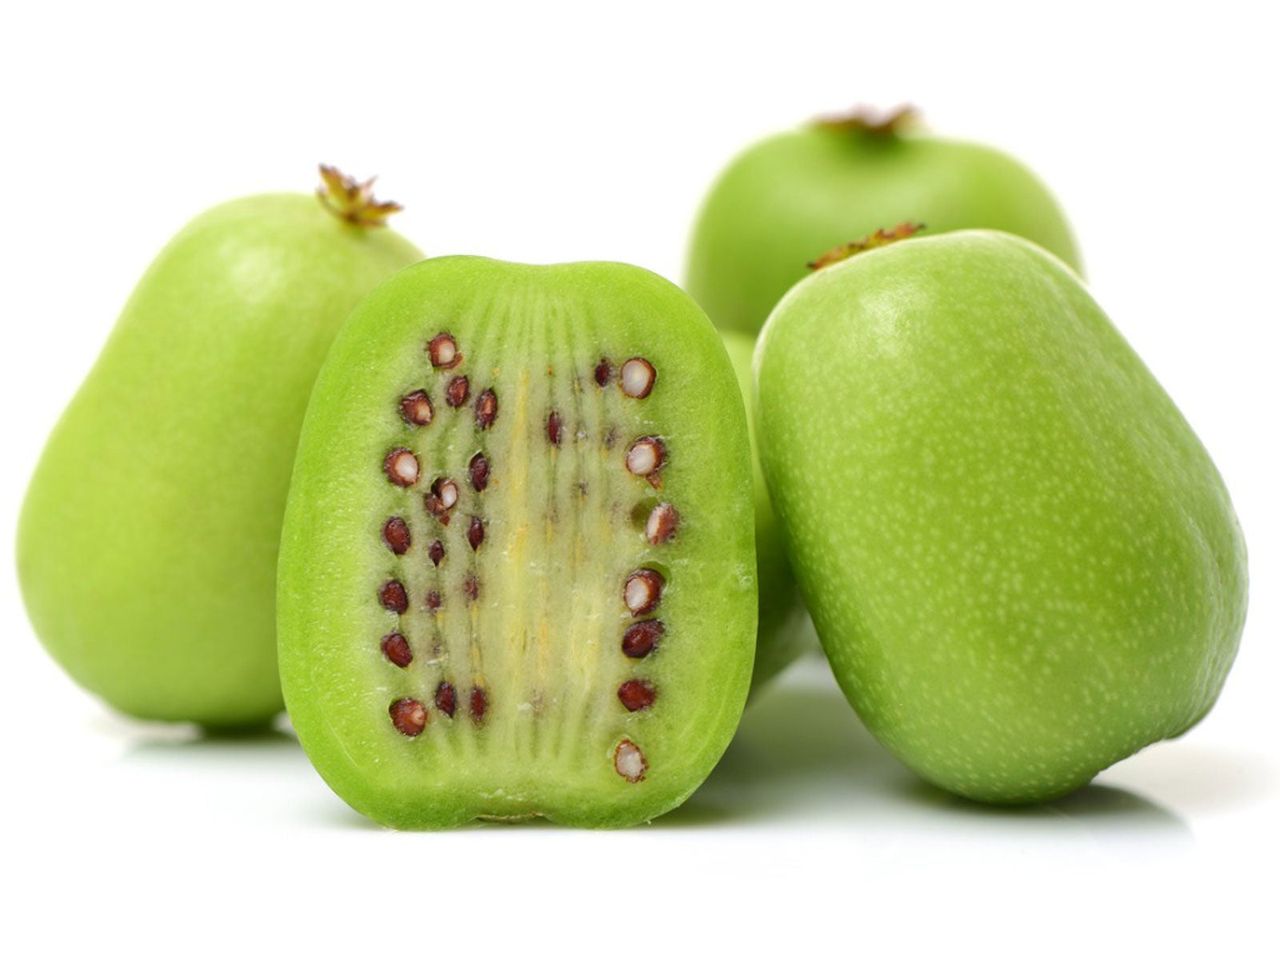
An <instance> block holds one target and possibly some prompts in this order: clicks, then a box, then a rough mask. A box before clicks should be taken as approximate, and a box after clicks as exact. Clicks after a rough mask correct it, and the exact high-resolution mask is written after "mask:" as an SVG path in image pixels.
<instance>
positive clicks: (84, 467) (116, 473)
mask: <svg viewBox="0 0 1280 960" xmlns="http://www.w3.org/2000/svg"><path fill="white" fill-rule="evenodd" d="M419 257H420V254H419V253H418V251H417V250H416V249H414V247H413V246H412V245H410V244H409V243H408V242H407V241H405V240H404V239H403V238H401V237H399V236H398V235H396V234H395V233H393V232H391V231H389V230H378V231H368V230H363V229H360V228H358V227H354V226H350V225H348V224H346V223H344V222H342V221H341V220H339V219H337V218H336V217H334V216H333V215H332V214H330V213H328V212H327V211H326V210H325V209H324V208H323V207H322V206H321V204H320V203H319V201H318V200H317V199H316V198H315V197H311V196H304V195H300V194H299V195H294V194H276V195H264V196H256V197H247V198H244V199H240V200H235V201H232V202H230V203H226V204H223V205H221V206H218V207H215V208H213V209H211V210H209V211H207V212H205V213H204V214H202V215H200V216H199V217H197V218H196V219H194V220H193V221H191V222H190V223H189V224H188V225H187V226H186V227H184V228H183V230H182V231H181V232H179V233H178V234H177V235H176V236H175V237H174V238H173V239H172V240H171V241H170V242H169V244H168V245H167V246H166V247H165V248H164V249H163V250H162V251H161V252H160V254H159V255H158V256H157V257H156V259H155V261H154V262H153V263H152V264H151V266H150V268H149V269H148V270H147V273H146V274H145V275H144V276H143V277H142V279H141V280H140V281H139V283H138V285H137V287H136V288H135V289H134V292H133V295H132V296H131V297H130V299H129V301H128V303H127V304H126V305H125V308H124V311H123V313H122V314H121V316H120V319H119V321H118V322H117V324H116V326H115V329H114V330H113V331H112V334H111V337H110V339H109V340H108V341H107V344H106V346H105V347H104V348H103V351H102V354H101V356H100V357H99V358H98V361H97V363H96V364H95V365H94V367H93V369H92V370H91V371H90V373H89V375H88V377H87V378H86V379H85V381H84V384H83V385H82V386H81V387H80V389H79V391H78V392H77V393H76V395H75V397H74V398H73V399H72V401H71V403H70V405H69V406H68V408H67V410H66V412H65V413H64V414H63V416H62V419H61V420H60V421H59V423H58V425H57V427H56V428H55V429H54V431H53V434H52V436H51V437H50V439H49V442H48V445H47V446H46V448H45V451H44V454H43V456H42V457H41V459H40V463H39V465H38V466H37V467H36V471H35V475H34V477H33V478H32V480H31V485H30V488H29V489H28V492H27V497H26V502H25V503H24V504H23V508H22V516H21V519H20V521H19V529H18V544H17V554H18V557H17V560H18V575H19V579H20V581H21V585H22V594H23V599H24V600H25V601H26V605H27V611H28V613H29V614H30V616H31V621H32V623H33V624H34V625H35V628H36V632H37V634H39V636H40V639H41V640H42V641H43V642H44V644H45V646H46V647H47V648H48V650H49V652H50V653H51V654H52V655H53V657H54V658H55V659H56V660H57V661H58V662H59V663H60V664H61V665H62V666H63V667H64V668H65V669H66V671H67V672H68V673H69V674H70V675H71V676H72V677H73V678H74V679H75V680H76V681H77V682H78V683H79V684H80V685H81V686H83V687H85V688H86V689H88V690H90V691H92V692H93V693H96V694H97V695H98V696H100V697H102V698H103V699H104V700H106V701H107V702H108V703H110V704H111V705H112V706H114V707H115V708H116V709H118V710H121V711H123V712H125V713H129V714H133V715H134V716H138V717H143V718H147V719H155V720H173V721H194V722H197V723H201V724H204V725H207V726H211V727H242V726H249V725H254V724H260V723H263V722H265V721H267V720H269V719H270V718H271V717H272V716H274V715H275V714H277V713H278V712H279V711H280V708H281V706H282V700H281V696H280V681H279V678H278V676H277V672H276V660H275V649H276V646H275V563H276V550H277V546H278V543H279V537H280V523H281V519H282V517H283V514H284V502H285V495H286V493H287V490H288V486H289V476H290V470H291V468H292V466H293V454H294V447H295V444H296V442H297V437H298V430H299V428H300V427H301V424H302V415H303V411H304V410H305V409H306V404H307V397H308V395H309V394H310V391H311V384H312V381H313V380H314V379H315V375H316V372H317V371H318V370H319V369H320V363H321V361H322V360H323V359H324V356H325V352H326V351H327V350H328V348H329V344H330V342H331V341H332V339H333V336H334V334H335V333H336V332H337V329H338V327H339V325H340V324H341V322H342V320H343V319H344V318H345V316H346V314H347V312H348V311H349V310H350V309H351V307H352V306H354V305H355V303H356V302H357V301H358V300H359V299H360V298H361V297H362V296H364V295H365V294H366V293H367V292H368V291H369V290H371V289H372V288H373V287H374V286H375V285H376V284H377V283H378V282H379V281H380V280H383V279H384V278H386V277H387V276H389V275H390V274H391V273H392V272H394V271H395V270H397V269H399V268H400V267H403V266H405V265H407V264H409V263H411V262H413V261H414V260H416V259H418V258H419Z"/></svg>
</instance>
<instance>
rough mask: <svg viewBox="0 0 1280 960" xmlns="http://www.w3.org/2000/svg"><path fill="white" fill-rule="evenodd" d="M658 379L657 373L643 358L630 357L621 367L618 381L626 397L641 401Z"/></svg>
mask: <svg viewBox="0 0 1280 960" xmlns="http://www.w3.org/2000/svg"><path fill="white" fill-rule="evenodd" d="M657 379H658V372H657V371H656V370H654V369H653V364H651V363H650V362H649V361H648V360H646V359H645V358H644V357H632V358H631V359H630V360H628V361H627V362H626V363H624V364H623V365H622V373H621V375H620V376H619V380H621V382H622V392H623V393H625V394H626V395H627V396H628V397H635V398H636V399H637V400H643V399H644V398H645V397H647V396H648V395H649V393H650V391H652V390H653V384H654V381H655V380H657Z"/></svg>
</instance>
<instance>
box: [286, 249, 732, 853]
mask: <svg viewBox="0 0 1280 960" xmlns="http://www.w3.org/2000/svg"><path fill="white" fill-rule="evenodd" d="M506 309H510V310H512V311H514V312H515V313H514V315H516V316H519V312H520V311H521V310H533V309H539V310H544V311H548V312H549V315H551V316H553V317H558V318H562V322H563V323H564V325H565V327H566V328H567V329H568V330H571V331H575V332H574V336H575V337H578V338H581V337H585V336H587V335H588V334H587V330H589V329H592V328H594V329H596V330H598V331H607V332H608V340H609V341H610V342H612V343H613V344H614V349H613V355H615V356H616V357H618V358H621V357H627V356H637V355H640V356H644V357H646V358H648V359H649V360H650V361H651V362H652V364H653V365H654V367H655V368H656V369H657V371H658V374H657V377H658V379H657V383H656V386H655V387H654V390H653V393H652V395H650V396H648V397H647V398H646V399H644V400H643V401H628V402H629V403H636V404H643V406H639V407H637V408H636V410H637V411H638V415H640V416H642V417H644V418H646V419H647V421H648V422H649V423H651V425H652V428H653V429H654V430H655V431H656V432H663V433H664V435H665V436H666V437H667V439H668V440H669V449H670V453H671V460H672V463H671V465H669V466H668V467H667V468H666V470H665V476H664V490H663V496H664V498H670V499H671V500H672V501H673V502H675V503H677V504H678V505H679V508H680V513H681V520H680V528H679V531H678V533H677V535H676V538H675V539H674V540H673V542H672V543H671V544H670V545H668V546H666V547H664V548H663V553H662V554H661V556H662V558H663V561H664V563H665V564H666V565H667V566H668V568H669V570H670V576H669V583H668V589H667V590H666V592H665V593H664V597H663V601H662V612H663V616H664V617H665V618H666V620H667V621H668V622H669V623H677V622H678V623H681V624H683V625H684V630H683V632H682V634H681V635H679V636H676V635H670V636H667V637H665V638H664V640H663V644H664V646H663V649H662V651H661V654H662V655H661V658H659V657H657V656H655V657H654V658H651V660H649V661H645V663H646V665H648V664H652V666H653V669H654V670H655V671H656V670H669V671H676V672H679V671H687V672H688V674H689V675H690V676H691V677H694V678H696V681H697V682H696V683H689V684H683V685H681V686H682V687H683V688H685V689H683V690H677V689H676V686H677V685H676V684H675V683H673V682H671V680H670V676H671V674H666V675H665V676H666V677H667V679H666V680H665V681H664V680H663V679H662V678H663V676H664V675H663V674H658V677H659V682H660V684H661V689H662V695H661V697H660V699H659V701H658V705H657V706H656V707H655V708H654V709H653V710H651V711H647V712H646V715H645V716H644V717H642V718H641V717H638V718H636V721H637V724H636V726H634V727H632V728H631V729H635V730H638V731H640V732H639V733H637V734H635V736H636V737H637V738H638V739H640V740H641V742H642V745H643V747H644V751H645V754H646V757H647V760H648V764H649V766H648V771H647V772H646V775H645V778H644V779H643V780H642V781H640V782H638V783H628V782H626V781H625V780H623V779H622V778H621V777H619V776H618V775H617V774H616V773H615V771H614V769H613V766H612V762H611V759H610V756H609V755H608V753H607V752H604V751H601V752H600V753H599V756H598V760H597V762H596V763H595V764H594V765H592V766H591V768H590V769H589V770H573V769H569V770H568V771H566V770H565V769H563V768H560V767H558V766H557V765H556V763H555V762H554V760H552V761H547V762H542V763H538V762H529V761H527V760H526V761H522V760H521V759H520V758H518V757H514V756H511V757H502V756H498V757H497V758H496V759H495V758H492V757H489V758H486V757H485V756H484V754H483V753H481V754H478V756H479V757H480V759H479V760H477V761H476V762H474V763H472V764H467V763H466V762H453V763H444V762H440V763H434V762H429V761H430V760H431V759H432V758H431V756H430V755H426V756H424V754H423V752H421V751H420V748H422V747H426V748H430V747H431V745H432V741H431V737H432V736H435V735H438V733H439V730H440V728H441V726H442V725H444V724H447V723H448V722H450V721H445V720H443V719H442V718H440V717H439V715H438V711H437V713H436V714H435V715H434V718H433V720H432V721H431V724H429V725H428V729H427V732H426V733H424V734H423V735H422V737H421V738H419V740H418V741H408V740H407V739H405V738H400V737H399V735H398V734H395V733H388V732H387V731H388V730H389V729H390V728H389V726H388V724H387V720H386V707H385V704H386V702H387V701H388V700H389V699H390V698H391V697H392V696H394V695H396V694H395V693H393V692H391V689H390V688H389V687H388V688H386V689H383V688H381V687H378V686H377V684H379V683H382V682H383V681H382V680H381V679H380V678H381V677H383V676H384V675H387V676H391V681H388V682H399V677H396V676H392V675H389V674H385V671H382V672H380V671H381V667H380V666H378V664H377V663H376V661H377V659H378V658H377V657H376V656H374V655H372V654H370V655H369V656H368V657H366V656H365V655H364V650H365V646H366V645H368V644H369V640H368V636H367V634H366V633H362V632H360V631H359V630H358V629H357V628H356V626H355V624H354V622H353V621H355V620H356V618H357V617H358V610H359V608H360V605H361V603H362V602H363V601H364V598H365V597H366V595H367V593H368V589H369V587H368V584H369V582H370V581H369V578H370V576H371V573H370V571H371V570H377V569H378V568H379V567H380V566H381V565H382V564H383V563H385V559H384V558H385V555H386V551H385V548H384V547H383V546H382V545H381V544H380V543H378V542H377V541H376V539H375V538H373V537H371V536H370V529H371V528H370V523H369V515H368V512H367V508H368V505H369V504H370V503H377V502H378V501H379V499H380V498H381V497H382V496H383V491H384V488H386V486H387V485H386V482H385V479H384V478H383V477H382V476H381V474H380V463H381V458H382V456H383V454H384V452H385V450H386V445H387V442H388V438H387V435H386V422H387V419H386V417H385V416H384V414H385V412H386V410H387V409H390V408H391V406H392V404H393V401H394V398H395V396H396V395H397V393H396V391H398V390H399V389H400V384H399V383H398V382H397V381H395V380H394V379H392V378H389V377H388V374H387V369H388V365H389V364H394V363H395V362H397V360H396V358H399V357H401V356H402V355H403V351H404V349H405V346H406V344H410V345H413V349H414V350H415V351H416V352H417V353H419V354H420V353H421V346H420V345H421V344H423V343H424V342H425V339H426V337H427V336H430V335H431V333H432V332H433V331H434V330H437V329H440V328H443V327H447V328H448V330H449V332H450V333H451V334H452V335H453V336H455V337H456V338H457V341H458V344H459V349H460V350H461V351H462V353H463V354H464V355H467V354H468V351H472V344H473V343H475V341H476V338H477V337H478V336H479V334H478V333H477V327H478V326H479V324H480V323H481V322H484V323H490V322H491V321H492V318H493V317H494V316H500V315H501V311H502V310H506ZM584 319H585V320H587V321H588V322H587V323H585V324H583V325H582V326H581V327H578V326H577V324H579V323H581V322H582V321H583V320H584ZM487 334H488V335H489V336H490V337H496V336H498V334H496V333H495V332H494V331H493V330H488V331H487ZM513 335H514V334H513ZM527 359H528V361H529V364H528V367H529V369H530V371H535V370H536V371H539V372H540V371H542V370H544V369H546V368H552V367H555V366H556V365H557V363H560V364H562V365H563V363H564V362H565V358H562V357H558V356H556V355H555V354H554V352H551V351H548V352H546V354H545V355H536V356H529V357H528V358H527ZM592 360H593V362H594V356H593V358H592ZM425 362H426V361H425V358H424V359H423V360H422V363H423V365H424V368H425ZM521 362H522V363H523V359H522V360H521ZM467 363H468V364H471V366H470V367H464V368H460V369H466V370H468V372H471V373H473V375H475V376H476V377H477V379H476V381H475V382H476V384H477V385H479V384H481V383H483V382H485V381H484V378H485V377H488V376H490V375H491V371H490V372H486V371H485V368H484V366H483V356H480V357H477V356H476V355H475V353H474V351H472V352H471V355H470V358H469V359H468V361H467ZM560 372H561V374H564V373H565V371H564V370H563V369H562V370H561V371H560ZM581 374H582V375H583V376H584V377H586V378H588V385H589V389H595V387H594V385H591V384H590V383H589V377H590V369H589V368H588V369H584V370H582V371H581ZM427 375H428V374H427V373H426V372H425V370H424V373H423V376H427ZM436 383H437V384H438V381H436ZM432 389H436V387H432ZM610 389H614V390H616V389H617V388H616V385H615V386H611V387H610ZM500 403H502V404H503V406H502V407H501V408H500V409H501V410H502V411H503V412H502V413H501V414H500V417H507V418H511V417H518V416H522V415H528V416H537V415H538V412H537V411H523V412H522V411H520V410H519V409H518V408H515V409H513V404H512V402H511V401H510V399H506V400H504V399H502V398H500ZM448 416H449V414H448V413H447V412H444V411H441V412H439V413H438V414H437V417H438V423H437V424H435V425H433V426H434V427H438V426H439V424H442V423H445V422H446V421H447V418H448ZM463 416H469V414H467V413H464V414H463ZM664 428H665V430H664ZM619 453H621V448H619ZM681 464H684V466H681ZM618 467H619V469H621V464H620V463H619V465H618ZM426 469H427V471H428V473H429V472H430V470H431V469H432V467H431V466H430V465H427V467H426ZM512 469H513V467H512V465H511V464H510V463H504V462H502V460H501V458H500V457H495V460H494V466H493V471H492V473H491V479H490V488H489V489H488V490H487V491H486V493H485V494H484V496H485V497H496V496H501V495H502V493H501V491H502V483H503V482H504V480H503V477H504V476H505V475H506V474H509V473H510V472H511V471H512ZM754 536H755V534H754V526H753V523H752V501H751V464H750V447H749V444H748V440H747V427H746V418H745V413H744V412H743V405H742V403H741V400H740V396H739V393H738V385H737V383H736V381H735V379H734V375H733V371H732V369H731V366H730V364H729V361H728V358H727V357H726V355H725V350H724V347H723V345H722V344H721V342H720V339H719V337H718V336H717V334H716V331H715V329H714V328H713V327H712V325H711V323H710V322H709V321H708V320H707V318H706V315H705V314H703V312H702V311H701V310H700V309H699V308H698V306H697V305H696V304H695V303H694V302H693V301H692V300H691V299H689V297H687V296H686V295H685V294H684V293H683V292H681V291H680V290H679V289H678V288H677V287H675V286H674V285H672V284H670V283H669V282H667V281H666V280H663V279H661V278H660V277H658V276H656V275H654V274H652V273H649V272H648V271H646V270H642V269H640V268H637V267H632V266H628V265H625V264H618V263H571V264H559V265H553V266H529V265H525V264H514V263H505V262H502V261H497V260H489V259H484V258H480V257H441V258H436V259H433V260H428V261H424V262H423V263H420V264H417V265H415V266H414V267H411V268H410V269H408V270H405V271H403V272H401V273H400V274H399V275H397V276H396V277H394V278H392V279H391V280H390V281H388V282H386V283H384V284H382V285H381V286H380V287H379V288H378V289H377V290H375V291H374V292H373V293H372V294H371V295H370V296H369V297H368V298H367V299H366V300H365V301H364V302H363V303H362V304H361V305H360V306H359V307H358V308H357V309H356V310H355V311H353V313H352V315H351V318H350V320H349V321H348V322H347V324H346V325H345V327H344V328H343V330H342V332H341V333H340V334H339V336H338V338H337V340H336V341H335V343H334V346H333V349H332V350H331V351H330V354H329V357H328V359H327V360H326V362H325V365H324V368H323V369H322V371H321V373H320V376H319V378H318V379H317V382H316V388H315V391H314V393H313V395H312V401H311V404H310V407H309V408H308V411H307V416H306V421H305V424H304V426H303V430H302V438H301V441H300V443H299V447H298V457H297V462H296V465H295V469H294V479H293V484H292V487H291V490H290V494H289V504H288V509H287V512H286V518H285V528H284V535H283V538H282V543H281V553H280V564H279V603H278V614H279V644H280V670H281V679H282V682H283V687H284V694H285V700H286V703H287V706H288V710H289V715H290V718H291V720H292V722H293V726H294V729H295V730H296V731H297V733H298V736H299V739H300V740H301V743H302V746H303V748H304V749H305V750H306V752H307V755H308V757H309V758H310V759H311V761H312V763H313V764H314V765H315V767H316V769H317V771H318V772H319V773H320V775H321V776H322V777H323V778H324V780H325V781H326V782H327V783H328V784H329V786H330V787H331V788H332V789H333V790H334V792H335V793H337V794H338V795H339V796H340V797H341V798H342V799H343V800H345V801H346V802H347V803H348V804H350V805H351V806H352V807H353V808H355V809H356V810H358V811H360V812H361V813H363V814H365V815H366V816H369V817H371V818H372V819H374V820H376V821H378V822H379V823H382V824H385V825H388V826H392V827H398V828H404V829H424V828H426V829H438V828H444V827H451V826H456V825H458V824H462V823H465V822H467V821H470V820H473V819H476V818H478V817H479V818H488V819H523V818H527V817H530V816H535V815H540V816H543V817H546V818H547V819H549V820H552V821H554V822H557V823H561V824H565V825H571V826H582V827H622V826H628V825H632V824H636V823H640V822H644V821H647V820H651V819H653V818H655V817H657V816H660V815H661V814H663V813H665V812H667V811H668V810H671V809H673V808H674V807H676V806H678V805H679V804H681V803H682V802H683V801H684V800H685V799H686V798H687V797H688V796H689V795H690V794H691V793H692V792H693V791H694V790H695V789H696V788H697V787H698V785H699V784H700V783H701V782H702V781H703V780H704V779H705V778H706V776H707V775H708V774H709V773H710V771H711V769H712V767H713V766H714V765H715V763H716V761H717V760H718V759H719V758H720V756H721V754H722V753H723V752H724V750H725V748H726V747H727V746H728V743H729V740H730V738H731V737H732V735H733V732H734V730H735V729H736V727H737V724H738V721H739V719H740V717H741V714H742V710H743V706H744V703H745V701H746V696H747V691H748V687H749V685H750V678H751V667H752V661H753V657H754V650H755V646H754V644H755V622H756V602H757V601H756V581H755V564H754V562H753V556H754ZM636 537H637V538H638V540H637V542H639V540H642V539H643V538H642V536H641V534H640V532H639V531H638V530H637V532H636ZM486 543H487V544H488V541H486ZM493 546H494V545H493V544H488V546H487V549H488V548H489V547H493ZM497 549H501V548H500V547H498V548H497ZM492 556H494V555H493V554H482V555H480V560H481V561H482V566H486V565H487V561H486V557H492ZM482 579H483V573H482ZM483 596H484V593H483V588H482V600H483ZM506 640H507V638H505V637H502V638H496V637H487V638H486V642H488V643H500V642H504V641H506ZM600 642H602V643H607V644H608V646H609V649H610V650H612V651H616V650H617V642H618V636H617V634H616V633H609V634H607V635H606V636H602V637H601V638H600ZM370 649H372V647H370ZM614 655H615V656H620V653H619V654H614ZM365 661H368V663H367V664H366V663H365ZM491 679H492V688H491V689H492V700H491V704H490V716H491V717H492V718H493V719H492V721H488V720H487V721H486V723H487V724H489V725H488V726H487V727H486V728H485V729H483V730H481V732H479V733H477V734H476V738H477V742H478V743H484V738H485V737H486V736H493V735H496V734H497V732H498V731H500V730H501V729H502V727H501V723H500V721H499V719H498V718H499V716H500V714H501V713H502V711H504V710H513V709H515V708H516V704H513V703H511V702H510V694H509V693H508V692H507V690H508V689H509V688H510V683H509V681H510V680H511V678H509V677H503V676H495V677H493V678H491ZM504 682H506V683H508V686H507V688H506V689H504V687H503V684H504ZM566 682H569V681H566ZM677 694H679V695H677ZM616 706H617V705H616V704H615V707H616ZM618 710H619V711H620V710H621V708H620V707H618ZM453 722H457V723H462V722H464V720H463V717H462V715H461V714H459V715H458V717H456V718H454V721H453Z"/></svg>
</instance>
